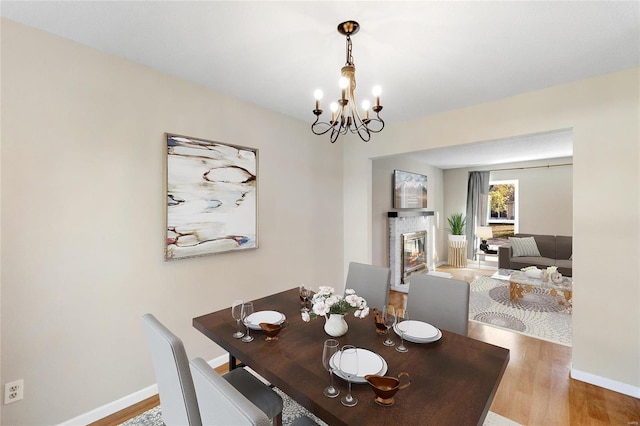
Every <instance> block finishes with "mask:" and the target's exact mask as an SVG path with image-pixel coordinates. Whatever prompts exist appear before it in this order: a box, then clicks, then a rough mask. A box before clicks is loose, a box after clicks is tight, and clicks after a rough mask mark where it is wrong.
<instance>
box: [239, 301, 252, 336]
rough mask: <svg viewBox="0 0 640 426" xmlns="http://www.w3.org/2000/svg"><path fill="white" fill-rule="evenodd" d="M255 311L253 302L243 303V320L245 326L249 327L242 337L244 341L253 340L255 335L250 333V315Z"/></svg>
mask: <svg viewBox="0 0 640 426" xmlns="http://www.w3.org/2000/svg"><path fill="white" fill-rule="evenodd" d="M252 313H253V302H246V303H243V304H242V313H241V314H240V316H242V322H243V323H244V326H245V327H246V328H247V334H246V335H245V336H244V337H243V338H242V341H243V342H250V341H252V340H253V336H252V335H251V334H249V320H248V318H249V315H251V314H252Z"/></svg>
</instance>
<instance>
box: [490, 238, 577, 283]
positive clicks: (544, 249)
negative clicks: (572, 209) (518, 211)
mask: <svg viewBox="0 0 640 426" xmlns="http://www.w3.org/2000/svg"><path fill="white" fill-rule="evenodd" d="M515 237H516V238H524V237H533V238H534V239H535V241H536V245H537V246H538V251H539V252H540V257H538V256H524V257H514V256H513V250H512V249H511V244H503V245H502V246H500V247H499V248H498V267H499V268H501V269H516V270H518V269H522V268H526V267H527V266H536V267H538V268H539V269H545V268H546V267H547V266H557V267H558V272H560V273H561V274H562V275H564V276H568V277H571V276H573V273H572V260H571V256H572V253H573V248H572V241H573V238H572V237H566V236H561V235H536V234H516V235H515Z"/></svg>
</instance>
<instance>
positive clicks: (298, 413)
mask: <svg viewBox="0 0 640 426" xmlns="http://www.w3.org/2000/svg"><path fill="white" fill-rule="evenodd" d="M273 390H274V391H276V392H277V393H278V394H280V396H282V400H283V402H284V407H283V409H282V425H283V426H289V425H291V423H293V421H294V420H295V419H297V418H298V417H302V416H307V417H309V418H310V419H313V420H314V421H315V422H316V423H318V425H320V426H325V425H326V423H325V422H323V421H322V420H320V419H319V418H317V417H316V416H314V415H313V414H311V413H310V412H309V411H307V410H306V409H305V408H304V407H303V406H301V405H300V404H298V403H297V402H295V401H294V400H293V399H291V398H289V396H288V395H287V394H285V393H284V392H282V391H281V390H280V389H278V388H273ZM122 425H123V426H164V423H163V422H162V412H161V411H160V406H157V407H155V408H152V409H151V410H149V411H146V412H144V413H142V414H140V415H139V416H137V417H134V418H132V419H131V420H127V421H126V422H124V423H122ZM483 426H520V424H519V423H516V422H514V421H511V420H509V419H507V418H506V417H502V416H500V415H498V414H496V413H494V412H492V411H489V413H487V417H486V418H485V420H484V423H483Z"/></svg>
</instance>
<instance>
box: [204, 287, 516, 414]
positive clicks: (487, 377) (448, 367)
mask: <svg viewBox="0 0 640 426" xmlns="http://www.w3.org/2000/svg"><path fill="white" fill-rule="evenodd" d="M253 303H254V309H255V311H262V310H273V311H278V312H281V313H283V314H284V315H285V316H286V317H287V321H288V326H287V327H286V328H285V329H284V330H283V331H281V332H280V334H279V335H278V338H279V339H278V340H277V341H275V342H267V341H265V335H264V333H263V332H262V331H256V330H252V331H251V333H252V335H253V336H254V337H255V339H254V340H253V341H252V342H249V343H245V342H242V341H240V339H235V338H233V337H232V334H233V332H234V331H235V330H236V321H235V320H234V319H233V318H232V316H231V308H226V309H222V310H219V311H217V312H213V313H210V314H207V315H203V316H200V317H197V318H194V319H193V326H194V327H195V328H196V329H198V330H199V331H201V332H202V333H203V334H204V335H205V336H207V337H208V338H210V339H211V340H213V341H214V342H215V343H216V344H218V345H219V346H221V347H222V348H223V349H225V350H226V351H228V352H229V355H230V356H232V357H235V358H237V359H239V360H241V361H242V362H243V363H244V364H246V365H248V366H249V367H251V368H252V369H253V370H255V371H256V372H257V373H258V374H260V375H262V376H263V377H264V378H265V379H267V380H268V381H270V382H271V383H272V384H273V385H274V386H277V387H278V388H280V389H281V390H282V391H284V392H285V393H286V394H288V395H289V396H290V397H291V398H293V399H294V400H296V401H297V402H298V403H299V404H301V405H302V406H304V407H305V408H307V409H308V410H309V411H311V412H312V413H313V414H315V415H316V416H318V417H319V418H321V419H322V420H323V421H325V422H326V423H328V424H329V425H331V426H333V425H362V424H366V425H404V426H409V425H458V426H462V425H481V424H482V423H483V422H484V418H485V416H486V415H487V413H488V411H489V408H490V406H491V402H492V401H493V397H494V395H495V393H496V390H497V388H498V385H499V383H500V380H501V378H502V375H503V373H504V371H505V369H506V367H507V363H508V362H509V350H508V349H505V348H501V347H498V346H494V345H490V344H488V343H485V342H481V341H479V340H475V339H472V338H469V337H466V336H461V335H458V334H454V333H449V332H447V331H442V338H441V339H439V340H438V341H436V342H432V343H425V344H417V343H410V342H406V340H405V342H406V343H405V345H406V346H408V348H409V351H408V352H406V353H400V352H398V351H396V350H395V347H387V346H384V345H383V344H382V342H383V341H384V339H385V337H386V336H380V335H378V334H377V333H376V327H375V323H374V320H373V315H369V316H368V317H366V318H364V319H359V318H355V317H354V316H353V315H347V316H346V317H345V318H346V320H347V323H348V325H349V330H348V331H347V333H346V334H345V335H344V336H342V337H338V338H337V340H338V341H339V342H340V345H347V344H349V345H355V346H356V347H358V348H364V349H368V350H370V351H373V352H375V353H377V354H379V355H380V356H382V357H383V358H384V360H385V361H386V362H387V365H388V371H387V373H386V375H388V376H396V377H397V376H398V374H399V373H401V372H407V373H409V375H410V377H411V385H410V386H409V387H408V388H406V389H402V390H399V391H398V393H396V395H395V403H394V404H393V405H391V406H381V405H378V404H377V403H376V402H375V401H374V397H375V395H374V393H373V390H372V389H371V388H370V385H369V384H367V383H364V384H360V383H358V384H353V385H352V389H353V391H352V392H353V395H354V396H355V397H357V398H358V400H359V402H358V404H357V405H356V406H354V407H345V406H343V405H342V404H341V403H340V397H338V398H327V397H325V396H324V395H323V394H322V391H323V389H324V388H325V387H326V386H328V385H329V372H328V371H327V370H325V369H324V367H323V366H322V349H323V343H324V341H325V339H328V338H331V337H330V336H329V335H327V334H326V333H325V331H324V322H325V319H324V318H323V317H319V318H316V319H314V320H311V321H310V322H304V321H302V318H301V315H300V306H301V305H300V299H299V296H298V289H297V288H294V289H290V290H286V291H283V292H280V293H277V294H273V295H270V296H267V297H263V298H261V299H257V300H254V301H253ZM391 333H393V331H391ZM394 340H395V341H396V343H397V344H399V343H400V338H399V337H398V336H395V334H394ZM403 380H404V379H403ZM334 384H335V385H336V386H337V387H338V388H339V389H340V392H341V395H340V396H342V395H343V394H344V393H345V392H346V391H347V382H346V381H344V380H342V379H340V378H338V377H336V376H335V375H334Z"/></svg>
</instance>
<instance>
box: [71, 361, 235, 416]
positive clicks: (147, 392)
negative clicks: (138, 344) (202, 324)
mask: <svg viewBox="0 0 640 426" xmlns="http://www.w3.org/2000/svg"><path fill="white" fill-rule="evenodd" d="M228 361H229V354H224V355H220V356H219V357H217V358H214V359H212V360H211V361H208V364H209V365H210V366H211V367H213V368H216V367H219V366H221V365H223V364H226V363H227V362H228ZM157 393H158V385H157V384H153V385H151V386H149V387H146V388H144V389H141V390H139V391H137V392H134V393H132V394H130V395H127V396H124V397H122V398H120V399H118V400H116V401H112V402H109V403H108V404H105V405H103V406H102V407H98V408H96V409H94V410H91V411H89V412H88V413H84V414H81V415H79V416H78V417H74V418H73V419H71V420H67V421H66V422H63V423H60V425H61V426H78V425H88V424H89V423H93V422H97V421H98V420H101V419H104V418H105V417H107V416H110V415H112V414H113V413H117V412H118V411H120V410H124V409H125V408H127V407H131V406H132V405H135V404H137V403H139V402H141V401H144V400H145V399H147V398H149V397H152V396H153V395H156V394H157Z"/></svg>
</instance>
